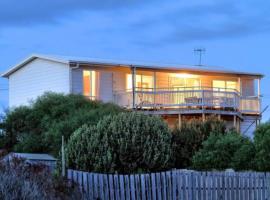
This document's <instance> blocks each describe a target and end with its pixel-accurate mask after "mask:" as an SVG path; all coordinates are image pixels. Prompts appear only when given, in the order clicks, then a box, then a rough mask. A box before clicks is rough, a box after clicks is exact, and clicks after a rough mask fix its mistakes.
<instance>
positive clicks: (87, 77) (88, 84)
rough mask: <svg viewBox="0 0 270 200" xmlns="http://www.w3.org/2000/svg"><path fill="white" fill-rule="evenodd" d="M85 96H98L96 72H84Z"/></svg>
mask: <svg viewBox="0 0 270 200" xmlns="http://www.w3.org/2000/svg"><path fill="white" fill-rule="evenodd" d="M83 94H84V95H85V96H90V97H95V96H96V72H95V71H89V70H84V71H83Z"/></svg>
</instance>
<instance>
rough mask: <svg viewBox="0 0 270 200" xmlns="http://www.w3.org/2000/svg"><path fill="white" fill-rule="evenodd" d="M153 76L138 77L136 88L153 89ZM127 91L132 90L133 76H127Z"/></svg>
mask: <svg viewBox="0 0 270 200" xmlns="http://www.w3.org/2000/svg"><path fill="white" fill-rule="evenodd" d="M153 85H154V84H153V76H147V75H138V74H137V75H136V87H137V88H144V89H151V88H153ZM127 89H128V90H131V89H132V75H131V74H127Z"/></svg>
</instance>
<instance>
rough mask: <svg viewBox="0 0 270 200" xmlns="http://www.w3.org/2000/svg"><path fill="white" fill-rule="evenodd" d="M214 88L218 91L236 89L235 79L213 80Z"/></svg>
mask: <svg viewBox="0 0 270 200" xmlns="http://www.w3.org/2000/svg"><path fill="white" fill-rule="evenodd" d="M213 88H214V90H220V91H225V90H226V91H234V90H237V82H236V81H222V80H213Z"/></svg>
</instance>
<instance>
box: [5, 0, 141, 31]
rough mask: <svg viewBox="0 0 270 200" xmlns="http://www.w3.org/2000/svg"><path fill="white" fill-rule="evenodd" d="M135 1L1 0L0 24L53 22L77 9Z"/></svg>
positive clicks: (101, 7)
mask: <svg viewBox="0 0 270 200" xmlns="http://www.w3.org/2000/svg"><path fill="white" fill-rule="evenodd" d="M135 3H136V1H135V0H129V1H122V0H22V1H18V0H1V1H0V26H18V25H33V24H40V23H54V22H57V20H58V19H59V18H64V17H66V15H70V14H77V13H78V11H91V10H92V11H98V10H106V9H115V8H121V7H127V6H131V5H133V4H135Z"/></svg>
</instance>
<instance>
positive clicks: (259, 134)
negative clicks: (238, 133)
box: [254, 122, 270, 171]
mask: <svg viewBox="0 0 270 200" xmlns="http://www.w3.org/2000/svg"><path fill="white" fill-rule="evenodd" d="M254 144H255V149H256V165H257V169H258V170H259V171H270V145H269V144H270V122H267V123H264V124H262V125H260V126H259V127H258V128H257V129H256V131H255V137H254Z"/></svg>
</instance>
